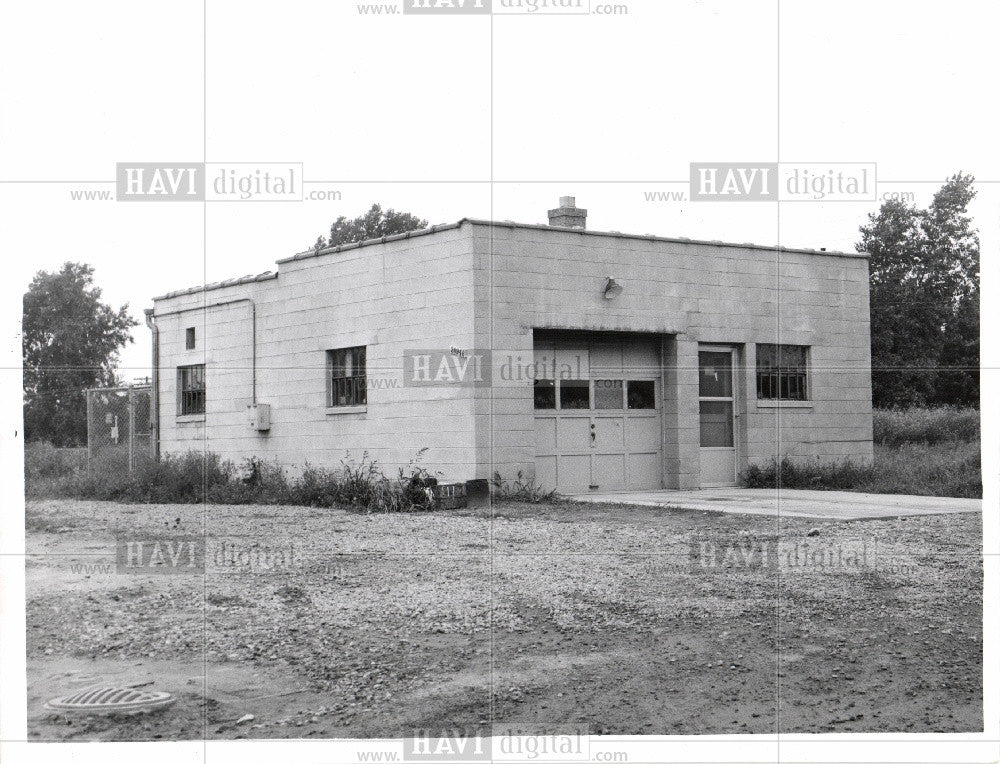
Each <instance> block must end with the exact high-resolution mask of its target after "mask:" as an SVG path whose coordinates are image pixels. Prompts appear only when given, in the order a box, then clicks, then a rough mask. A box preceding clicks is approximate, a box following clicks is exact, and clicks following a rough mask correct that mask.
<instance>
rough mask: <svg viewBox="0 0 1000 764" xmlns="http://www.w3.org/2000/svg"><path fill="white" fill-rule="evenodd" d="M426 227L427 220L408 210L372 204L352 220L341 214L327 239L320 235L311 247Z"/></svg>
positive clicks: (344, 242) (345, 242) (335, 244)
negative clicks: (403, 210)
mask: <svg viewBox="0 0 1000 764" xmlns="http://www.w3.org/2000/svg"><path fill="white" fill-rule="evenodd" d="M426 227H427V221H426V220H421V219H420V218H418V217H417V216H416V215H411V214H410V213H409V212H397V211H396V210H394V209H391V208H390V209H388V210H384V211H383V210H382V207H381V206H380V205H378V204H373V205H372V208H371V209H370V210H368V212H366V213H365V214H364V215H359V216H358V217H356V218H354V219H353V220H348V219H347V218H345V217H344V216H343V215H341V216H340V217H339V218H337V219H336V220H335V221H334V222H333V225H332V226H330V237H329V239H324V238H323V237H322V236H320V237H319V238H318V239H316V243H315V244H313V249H315V250H316V251H317V252H318V251H319V250H321V249H323V247H336V246H339V245H341V244H351V243H354V242H358V241H365V240H366V239H379V238H381V237H383V236H392V235H394V234H397V233H406V232H407V231H419V230H420V229H421V228H426Z"/></svg>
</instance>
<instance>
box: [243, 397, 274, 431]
mask: <svg viewBox="0 0 1000 764" xmlns="http://www.w3.org/2000/svg"><path fill="white" fill-rule="evenodd" d="M248 408H249V409H250V427H251V428H253V429H254V430H256V431H257V432H267V431H268V430H270V429H271V404H270V403H258V404H256V405H252V406H249V407H248Z"/></svg>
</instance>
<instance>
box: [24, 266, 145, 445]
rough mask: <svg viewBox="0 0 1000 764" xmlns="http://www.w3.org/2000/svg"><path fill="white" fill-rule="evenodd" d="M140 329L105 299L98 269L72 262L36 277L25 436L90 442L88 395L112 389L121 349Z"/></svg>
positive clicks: (29, 296)
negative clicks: (105, 387)
mask: <svg viewBox="0 0 1000 764" xmlns="http://www.w3.org/2000/svg"><path fill="white" fill-rule="evenodd" d="M136 325H138V321H136V320H135V319H134V318H132V317H131V316H130V315H129V314H128V305H123V306H122V307H121V308H119V309H118V310H117V311H116V310H115V309H114V308H112V307H111V306H110V305H106V304H104V303H102V302H101V290H100V289H99V288H98V287H96V286H94V269H93V267H91V266H89V265H85V264H83V263H69V262H68V263H65V264H64V265H63V267H62V269H61V270H60V271H59V272H58V273H49V272H47V271H39V272H38V273H36V274H35V278H34V279H33V280H32V282H31V285H30V286H29V287H28V291H27V292H26V293H25V295H24V317H23V321H22V328H21V331H22V339H21V344H22V350H23V353H24V429H25V437H26V438H27V439H31V440H47V441H50V442H51V443H53V444H54V445H57V446H73V445H81V444H83V443H85V442H86V440H87V405H86V396H85V394H84V390H86V388H88V387H97V386H100V385H108V384H114V382H115V365H116V363H117V361H118V353H119V350H120V349H121V348H122V346H123V345H125V343H127V342H131V341H132V332H131V329H132V327H134V326H136Z"/></svg>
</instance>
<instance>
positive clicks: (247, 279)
mask: <svg viewBox="0 0 1000 764" xmlns="http://www.w3.org/2000/svg"><path fill="white" fill-rule="evenodd" d="M465 223H469V224H471V225H478V226H487V227H493V228H524V229H529V230H533V231H558V232H560V233H576V234H580V235H581V236H604V237H610V238H617V239H642V240H644V241H662V242H667V243H670V244H695V245H700V246H708V247H731V248H733V249H754V250H763V251H766V252H793V253H801V254H807V255H826V256H829V257H849V258H860V259H865V260H867V259H868V257H869V255H868V253H867V252H842V251H839V250H827V249H811V248H806V247H781V246H767V245H765V244H753V243H751V242H743V243H741V244H740V243H736V242H730V241H719V240H716V239H712V240H708V239H688V238H685V237H683V236H681V237H671V236H655V235H653V234H635V233H622V232H620V231H591V230H589V229H586V228H568V227H564V226H553V225H545V224H543V223H516V222H514V221H512V220H502V221H497V220H483V219H480V218H462V219H461V220H459V221H458V222H456V223H442V224H439V225H432V226H430V227H428V228H421V229H418V230H416V231H406V232H405V233H397V234H393V235H392V236H381V237H379V238H375V239H365V240H364V241H357V242H351V243H349V244H338V245H337V246H335V247H324V248H322V249H319V250H315V249H307V250H305V251H304V252H299V253H298V254H296V255H292V256H291V257H285V258H282V259H280V260H278V261H276V262H277V264H278V265H281V264H283V263H291V262H295V261H296V260H308V259H309V258H312V257H322V256H324V255H333V254H336V253H338V252H346V251H347V250H351V249H360V248H361V247H369V246H372V245H374V244H385V243H387V242H390V241H400V240H402V239H412V238H415V237H417V236H427V235H429V234H433V233H439V232H440V231H450V230H452V229H455V228H461V227H462V226H463V225H464V224H465ZM276 278H278V274H277V272H276V271H265V272H264V273H260V274H257V275H248V276H241V277H239V278H235V279H228V280H226V281H216V282H213V283H211V284H205V285H204V286H196V287H190V288H188V289H178V290H176V291H173V292H167V293H166V294H163V295H160V296H159V297H154V298H153V300H154V301H155V300H166V299H170V298H172V297H180V296H182V295H188V294H197V293H198V292H208V291H211V290H213V289H223V288H225V287H229V286H236V285H239V284H249V283H251V282H256V281H266V280H268V279H276Z"/></svg>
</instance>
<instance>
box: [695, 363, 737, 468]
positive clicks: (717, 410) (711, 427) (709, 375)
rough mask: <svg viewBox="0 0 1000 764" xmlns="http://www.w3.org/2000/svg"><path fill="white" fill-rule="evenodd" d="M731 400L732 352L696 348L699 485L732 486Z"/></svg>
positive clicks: (733, 437)
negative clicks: (699, 451)
mask: <svg viewBox="0 0 1000 764" xmlns="http://www.w3.org/2000/svg"><path fill="white" fill-rule="evenodd" d="M735 403H736V398H735V394H734V391H733V351H732V350H731V349H730V350H715V349H713V350H702V351H700V352H699V353H698V408H699V425H700V430H701V485H702V487H709V486H724V485H736V440H735V432H736V422H735V413H736V411H735V409H736V406H735Z"/></svg>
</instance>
